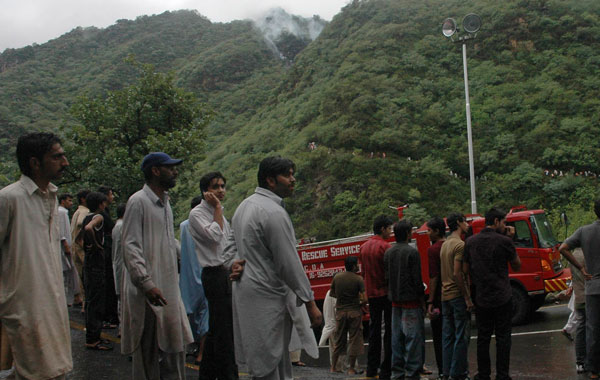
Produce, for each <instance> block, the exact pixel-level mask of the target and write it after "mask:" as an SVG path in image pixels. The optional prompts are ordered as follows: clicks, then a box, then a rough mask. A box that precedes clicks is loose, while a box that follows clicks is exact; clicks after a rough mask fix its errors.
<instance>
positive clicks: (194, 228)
mask: <svg viewBox="0 0 600 380" xmlns="http://www.w3.org/2000/svg"><path fill="white" fill-rule="evenodd" d="M226 183H227V181H226V179H225V177H223V175H222V174H221V173H219V172H211V173H208V174H205V175H204V176H203V177H202V178H200V191H201V192H202V197H203V198H204V199H202V201H201V202H200V204H199V205H197V206H196V207H194V208H193V209H192V211H190V217H189V229H190V234H191V236H192V238H193V240H194V243H195V251H196V255H195V256H196V257H195V258H196V260H197V262H198V263H199V264H200V266H201V267H202V274H201V280H202V286H203V287H204V295H205V296H206V300H207V301H208V335H207V337H206V341H205V342H204V350H203V353H202V362H201V363H200V375H199V376H200V379H206V380H214V379H223V380H226V379H227V380H231V379H237V378H238V369H237V365H236V363H235V348H234V345H233V320H232V309H231V282H230V281H229V268H228V266H227V265H225V264H226V261H227V259H226V258H225V256H224V255H223V250H224V249H225V246H226V244H227V236H228V235H229V233H230V232H231V229H230V227H229V222H228V221H227V219H225V217H224V216H223V206H222V205H221V202H222V201H223V200H224V199H225V194H226V193H227V189H226Z"/></svg>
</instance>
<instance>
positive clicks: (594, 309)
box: [585, 295, 600, 373]
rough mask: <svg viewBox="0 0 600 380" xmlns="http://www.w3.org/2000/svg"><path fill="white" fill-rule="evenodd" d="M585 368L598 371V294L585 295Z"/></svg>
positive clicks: (599, 346) (599, 370) (599, 358)
mask: <svg viewBox="0 0 600 380" xmlns="http://www.w3.org/2000/svg"><path fill="white" fill-rule="evenodd" d="M585 314H586V315H585V317H586V323H585V326H586V330H585V334H586V335H585V337H586V345H587V357H586V368H587V370H588V371H590V372H592V373H600V295H586V296H585Z"/></svg>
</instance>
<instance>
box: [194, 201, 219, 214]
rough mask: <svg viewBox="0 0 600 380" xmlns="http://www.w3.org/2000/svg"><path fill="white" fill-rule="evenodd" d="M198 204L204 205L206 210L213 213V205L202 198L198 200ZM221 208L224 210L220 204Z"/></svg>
mask: <svg viewBox="0 0 600 380" xmlns="http://www.w3.org/2000/svg"><path fill="white" fill-rule="evenodd" d="M200 205H201V206H202V207H204V208H205V209H207V210H208V211H210V213H211V214H213V213H214V212H215V208H214V207H213V205H211V204H210V203H208V202H207V201H205V200H204V199H203V200H202V201H201V202H200ZM221 210H225V207H224V206H223V205H221Z"/></svg>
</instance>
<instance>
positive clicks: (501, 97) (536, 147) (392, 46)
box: [0, 0, 600, 238]
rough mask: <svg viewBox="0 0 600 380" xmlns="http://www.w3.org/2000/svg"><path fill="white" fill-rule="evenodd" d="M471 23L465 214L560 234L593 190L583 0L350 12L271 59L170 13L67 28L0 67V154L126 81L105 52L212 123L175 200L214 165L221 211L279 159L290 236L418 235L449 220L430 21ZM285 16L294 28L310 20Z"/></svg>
mask: <svg viewBox="0 0 600 380" xmlns="http://www.w3.org/2000/svg"><path fill="white" fill-rule="evenodd" d="M471 12H475V13H478V14H479V15H480V16H481V18H482V22H483V26H482V29H481V31H480V32H479V33H478V34H477V38H476V39H475V40H474V41H473V42H470V43H469V46H468V57H469V79H470V92H471V111H472V119H473V140H474V145H475V169H476V175H477V196H478V208H479V210H480V211H483V210H485V209H486V208H487V207H489V206H490V205H492V204H499V205H501V206H504V207H507V208H508V207H510V206H512V205H516V204H526V205H527V206H529V207H532V208H533V207H543V208H546V209H548V210H549V211H550V215H551V219H552V221H553V223H554V224H555V226H557V225H558V214H559V213H560V212H561V211H563V210H566V211H567V213H568V214H569V215H570V216H571V221H572V223H573V224H572V226H571V227H570V228H571V229H572V228H573V227H575V225H576V224H577V223H581V222H588V221H589V219H590V218H591V213H590V212H589V211H588V210H589V204H590V202H591V200H592V199H594V198H595V197H597V196H599V195H600V191H599V190H598V178H597V175H598V174H600V160H599V159H600V140H599V139H598V137H597V136H598V135H599V132H600V125H599V123H598V118H599V115H600V112H599V111H600V98H599V92H600V77H599V74H600V53H599V52H600V49H599V48H600V33H599V32H600V23H599V21H600V3H599V2H597V1H595V0H580V1H559V0H531V1H525V0H523V1H513V0H510V1H503V2H498V1H492V0H481V1H478V2H477V3H476V4H475V5H472V6H471V5H469V6H467V5H465V3H464V2H461V1H457V0H445V1H442V0H425V1H409V0H363V1H353V2H352V3H351V4H349V5H348V6H346V7H345V8H344V9H343V10H342V12H341V13H340V14H338V15H337V16H335V18H334V19H333V20H332V21H331V22H330V23H328V24H327V25H326V26H325V28H324V29H323V31H322V32H321V33H320V35H319V36H318V37H317V38H316V39H315V40H314V41H312V42H311V39H310V38H306V37H302V36H300V37H298V36H294V35H292V34H289V33H284V34H282V35H280V36H279V37H278V38H277V39H276V41H274V45H275V46H276V47H277V49H275V48H274V47H273V44H270V43H269V41H268V40H267V39H265V37H264V35H263V34H261V29H260V28H259V27H257V26H255V25H253V24H252V23H251V22H248V21H239V22H232V23H228V24H215V23H211V22H210V21H208V20H206V19H205V18H203V17H201V16H199V15H197V14H196V13H193V12H187V11H182V12H174V13H165V14H162V15H159V16H153V17H142V18H139V19H137V20H135V21H120V22H118V23H117V24H116V25H114V26H113V27H110V28H107V29H104V30H96V29H85V30H81V29H77V30H74V31H72V32H71V33H69V34H67V35H65V36H62V37H60V38H58V39H56V40H53V41H51V42H49V43H47V44H44V45H40V46H33V47H28V48H25V49H17V50H7V51H5V52H4V53H3V54H2V55H0V70H1V72H0V83H2V92H1V93H0V128H1V136H0V138H1V139H2V140H0V144H2V150H3V151H5V152H6V151H8V148H7V147H9V146H10V145H11V144H12V143H13V142H14V137H15V136H16V135H17V134H18V133H20V132H21V131H24V130H31V129H55V128H56V126H57V125H58V124H63V125H66V126H68V125H69V123H73V121H72V120H71V119H70V116H69V113H68V110H69V107H70V106H71V104H72V102H73V100H74V99H75V98H76V97H77V96H79V95H81V94H83V93H91V94H96V95H98V94H102V93H103V91H106V90H112V89H117V88H119V87H121V86H123V85H125V84H128V83H130V81H131V80H132V78H133V76H132V74H131V71H132V69H131V67H130V66H128V65H127V64H126V63H124V62H123V58H125V57H126V56H127V55H129V54H134V55H135V58H136V59H137V60H139V61H141V62H144V63H153V64H155V65H156V67H157V68H158V69H159V70H161V71H164V70H173V71H174V72H175V77H176V78H177V79H176V84H177V85H178V86H180V87H183V88H185V89H187V90H190V91H192V92H194V93H195V94H196V95H197V96H198V97H199V98H200V99H201V100H202V101H204V102H205V103H206V106H207V107H208V108H210V109H212V110H213V111H214V114H215V117H214V120H213V122H212V123H211V124H210V125H209V126H208V128H207V130H206V131H205V132H206V144H205V156H206V158H205V159H204V160H203V161H201V162H198V163H196V164H195V165H194V166H193V168H191V169H192V170H193V172H194V173H195V174H194V175H186V176H185V178H184V179H183V181H182V183H181V184H180V186H179V188H178V192H179V193H180V194H190V193H192V192H193V191H194V190H192V189H196V188H197V179H198V178H199V175H201V174H202V173H204V172H206V171H208V170H213V169H218V170H221V171H222V172H223V173H224V174H225V176H226V177H227V178H228V186H229V197H228V200H227V202H226V206H227V215H228V216H231V215H232V213H233V211H234V209H235V207H236V206H237V204H238V203H239V202H240V201H241V200H242V199H243V198H244V197H245V196H246V195H248V194H249V193H251V192H252V191H253V189H254V187H255V186H256V167H257V165H258V162H259V161H260V160H261V159H262V158H263V157H265V156H266V155H268V154H273V153H280V154H282V155H286V156H289V157H291V158H293V159H294V160H295V161H296V163H297V165H298V176H297V179H298V186H297V191H296V192H297V194H296V196H295V197H294V198H293V199H291V200H290V201H289V202H287V207H288V210H289V211H290V214H291V215H292V218H293V220H294V223H295V226H296V230H297V235H298V237H299V238H300V237H303V236H315V237H317V238H334V237H342V236H346V235H349V234H353V233H357V232H364V231H366V230H368V229H369V227H370V225H371V221H372V219H373V217H374V216H376V215H378V214H381V213H389V214H393V211H392V210H390V209H389V208H388V206H396V205H400V204H405V203H410V204H411V206H410V208H409V209H408V211H407V215H408V217H410V218H412V219H414V221H415V222H418V223H420V222H422V221H424V220H425V219H426V218H427V217H429V216H433V215H445V214H446V213H448V212H449V211H451V210H459V211H462V212H465V213H467V212H469V211H470V198H469V183H468V177H469V173H468V158H467V157H468V156H467V139H466V121H465V100H464V86H463V78H462V58H461V51H460V45H459V44H453V43H452V42H451V41H450V40H447V39H446V38H445V37H443V36H442V34H441V22H442V21H443V19H444V18H446V17H454V18H456V19H457V20H458V21H459V23H460V20H461V19H462V17H463V16H465V15H466V14H468V13H471ZM316 21H317V22H318V23H320V24H321V25H324V24H325V23H323V22H322V21H321V20H316ZM296 22H297V23H299V24H301V25H304V29H305V31H308V30H309V29H310V28H309V27H308V25H309V23H310V22H315V20H314V19H313V20H305V19H299V18H296ZM73 154H74V153H73ZM3 160H4V159H3ZM7 160H9V159H7ZM73 186H76V185H73ZM184 198H186V197H184V196H181V197H179V199H178V204H177V207H176V209H177V211H178V215H179V219H182V218H183V217H184V215H185V210H186V209H187V204H188V199H184ZM562 231H563V232H562V233H561V234H559V237H561V238H562V237H563V235H562V234H564V230H562Z"/></svg>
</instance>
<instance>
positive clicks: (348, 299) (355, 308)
mask: <svg viewBox="0 0 600 380" xmlns="http://www.w3.org/2000/svg"><path fill="white" fill-rule="evenodd" d="M344 266H345V267H346V271H345V272H340V273H338V274H336V275H335V277H333V281H331V292H330V293H329V294H330V295H331V297H334V298H335V299H336V304H335V322H336V323H335V331H334V333H333V342H334V345H333V346H334V349H333V356H332V358H331V372H338V371H337V364H338V359H339V357H340V355H342V354H346V355H348V362H349V366H350V368H349V369H348V374H349V375H355V374H357V373H362V371H357V370H356V369H355V365H356V357H357V356H358V355H360V354H361V353H362V350H363V339H362V336H363V333H362V331H363V329H362V310H361V309H362V308H363V307H365V306H366V303H367V301H366V298H367V297H366V295H365V283H364V281H363V279H362V277H361V276H359V275H358V274H356V272H358V258H357V257H356V256H348V257H346V259H345V260H344ZM348 338H349V340H350V341H349V342H347V340H348Z"/></svg>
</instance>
